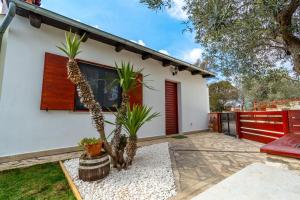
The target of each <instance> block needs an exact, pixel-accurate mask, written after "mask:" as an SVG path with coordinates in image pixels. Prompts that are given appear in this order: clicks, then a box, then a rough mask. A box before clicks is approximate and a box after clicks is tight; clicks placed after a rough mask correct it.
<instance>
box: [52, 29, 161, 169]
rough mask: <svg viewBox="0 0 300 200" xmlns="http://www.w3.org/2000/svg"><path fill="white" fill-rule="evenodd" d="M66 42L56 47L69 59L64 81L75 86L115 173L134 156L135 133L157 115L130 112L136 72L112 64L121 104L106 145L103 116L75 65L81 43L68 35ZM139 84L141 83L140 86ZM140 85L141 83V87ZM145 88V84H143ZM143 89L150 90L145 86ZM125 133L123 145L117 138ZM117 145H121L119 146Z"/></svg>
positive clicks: (137, 110)
mask: <svg viewBox="0 0 300 200" xmlns="http://www.w3.org/2000/svg"><path fill="white" fill-rule="evenodd" d="M65 37H66V42H65V43H62V47H58V48H59V49H60V50H62V51H63V52H64V53H65V54H66V55H67V56H68V58H69V60H68V62H67V66H66V67H67V73H68V79H69V80H70V81H71V82H72V83H73V84H75V85H76V88H77V92H78V96H79V97H80V102H81V103H82V104H83V105H84V107H86V108H87V109H88V110H89V112H90V116H91V119H92V122H93V124H94V126H95V128H96V129H97V132H98V133H99V135H100V138H101V140H103V142H104V148H105V150H106V152H107V153H108V154H109V155H110V156H111V158H112V160H113V164H114V166H115V167H117V168H118V169H119V170H120V169H122V168H126V167H127V166H128V165H130V164H131V163H132V160H133V158H134V156H135V152H136V142H137V131H138V129H139V128H140V127H141V126H142V125H143V124H144V123H146V122H148V121H150V120H151V119H153V118H154V117H156V116H157V115H158V113H153V114H150V111H151V108H147V107H144V106H133V108H132V110H130V106H129V96H128V93H129V92H130V91H131V90H132V89H134V88H135V87H136V86H137V80H136V76H137V74H138V73H140V72H141V70H140V71H134V70H133V66H132V65H131V64H130V63H127V64H125V63H122V64H121V67H119V66H118V65H117V64H116V69H117V73H118V79H116V80H115V81H114V82H116V83H117V84H119V85H120V87H121V88H122V103H121V107H120V108H119V109H118V112H117V114H116V122H115V126H116V128H115V130H114V132H113V133H114V136H113V139H112V144H111V145H110V144H109V143H108V141H107V138H106V136H105V130H104V124H105V120H104V116H103V112H102V107H101V105H100V104H99V102H97V101H96V100H95V96H94V94H93V91H92V89H91V86H90V85H89V83H88V81H87V80H86V78H85V76H84V75H83V74H82V73H81V71H80V68H79V66H78V64H77V62H76V59H75V58H76V56H77V55H78V54H79V53H80V51H79V47H80V43H81V41H82V39H83V37H84V36H82V38H79V37H78V36H77V35H75V34H74V35H73V34H72V33H71V32H69V33H66V35H65ZM141 83H142V82H141ZM142 84H144V83H142ZM144 85H145V84H144ZM146 87H147V88H150V89H153V88H151V87H149V86H147V85H146ZM122 126H124V129H125V130H127V132H128V134H129V137H128V138H127V143H126V144H125V143H124V139H126V138H124V137H121V129H122ZM120 141H121V143H122V144H121V143H120ZM125 145H126V147H125V148H126V153H127V160H126V162H125V160H124V146H125Z"/></svg>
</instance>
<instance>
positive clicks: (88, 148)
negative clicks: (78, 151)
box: [84, 141, 102, 157]
mask: <svg viewBox="0 0 300 200" xmlns="http://www.w3.org/2000/svg"><path fill="white" fill-rule="evenodd" d="M84 148H85V152H86V153H87V155H88V156H90V157H94V156H99V155H100V154H101V150H102V141H101V142H99V143H97V144H88V145H85V146H84Z"/></svg>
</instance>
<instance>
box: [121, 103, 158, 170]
mask: <svg viewBox="0 0 300 200" xmlns="http://www.w3.org/2000/svg"><path fill="white" fill-rule="evenodd" d="M151 110H152V108H150V107H147V106H141V105H133V107H132V108H130V105H129V104H127V109H126V114H125V115H123V117H121V118H119V123H121V124H122V125H123V128H124V129H125V131H126V132H127V134H128V139H127V145H126V154H127V158H126V166H129V165H131V164H132V161H133V159H134V156H135V154H136V150H137V133H138V131H139V129H140V128H141V127H142V126H143V125H144V124H145V123H146V122H149V121H151V120H152V119H153V118H155V117H158V116H159V113H157V112H154V113H151Z"/></svg>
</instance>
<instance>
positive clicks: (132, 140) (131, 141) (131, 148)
mask: <svg viewBox="0 0 300 200" xmlns="http://www.w3.org/2000/svg"><path fill="white" fill-rule="evenodd" d="M136 150H137V138H136V137H129V138H128V140H127V145H126V154H127V157H126V167H128V166H129V165H131V164H132V161H133V159H134V156H135V154H136Z"/></svg>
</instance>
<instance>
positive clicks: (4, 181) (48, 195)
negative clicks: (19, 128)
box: [0, 163, 75, 200]
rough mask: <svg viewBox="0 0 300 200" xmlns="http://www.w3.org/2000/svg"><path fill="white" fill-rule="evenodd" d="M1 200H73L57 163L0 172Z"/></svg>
mask: <svg viewBox="0 0 300 200" xmlns="http://www.w3.org/2000/svg"><path fill="white" fill-rule="evenodd" d="M0 199H1V200H2V199H3V200H4V199H5V200H16V199H20V200H21V199H22V200H23V199H24V200H25V199H26V200H27V199H28V200H40V199H51V200H53V199H54V200H56V199H57V200H64V199H75V197H74V196H73V193H72V191H71V189H70V188H69V185H68V182H67V180H66V179H65V177H64V174H63V172H62V170H61V168H60V166H59V164H58V163H47V164H42V165H35V166H32V167H28V168H22V169H13V170H8V171H3V172H0Z"/></svg>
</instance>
